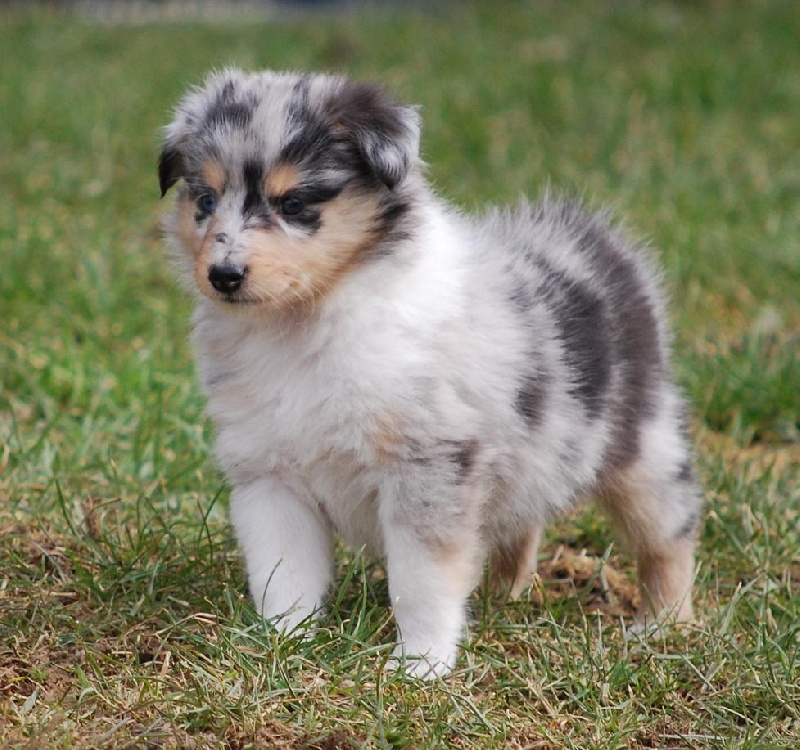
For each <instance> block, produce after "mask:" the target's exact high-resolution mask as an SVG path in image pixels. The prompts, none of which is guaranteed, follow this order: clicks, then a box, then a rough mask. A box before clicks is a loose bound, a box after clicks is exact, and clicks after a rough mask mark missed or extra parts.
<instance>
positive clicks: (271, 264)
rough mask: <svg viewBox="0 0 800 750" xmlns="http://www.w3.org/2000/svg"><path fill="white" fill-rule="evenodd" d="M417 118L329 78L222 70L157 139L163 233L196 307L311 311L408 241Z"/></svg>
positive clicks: (381, 97) (372, 91)
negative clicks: (170, 202) (169, 198)
mask: <svg viewBox="0 0 800 750" xmlns="http://www.w3.org/2000/svg"><path fill="white" fill-rule="evenodd" d="M419 135H420V127H419V118H418V115H417V112H416V110H415V109H413V108H410V107H405V106H400V105H397V104H395V103H393V102H391V101H390V100H389V99H388V98H387V97H386V95H385V94H384V93H383V92H382V91H381V90H380V89H378V88H376V87H373V86H369V85H365V84H358V83H353V82H350V81H348V80H346V79H344V78H340V77H335V76H302V75H293V74H277V73H271V72H265V73H255V74H245V73H242V72H241V71H236V70H229V71H225V72H222V73H217V74H213V75H211V76H210V77H209V78H208V80H207V81H206V83H205V84H204V85H203V86H202V87H200V88H198V89H196V90H193V91H191V92H190V93H189V94H188V95H187V96H186V97H185V98H184V99H183V101H182V102H181V104H180V105H179V107H178V110H177V113H176V116H175V119H174V121H173V122H172V123H171V124H170V125H169V126H168V127H167V128H166V131H165V139H164V145H163V150H162V152H161V156H160V159H159V163H158V176H159V182H160V186H161V193H162V195H164V194H165V193H166V192H167V191H168V190H169V189H170V188H171V187H172V186H173V185H175V184H176V183H178V182H179V181H181V183H180V187H179V190H178V197H177V200H176V204H175V208H174V211H173V213H172V214H171V216H170V217H169V218H168V219H167V222H166V228H167V231H168V233H169V234H170V235H171V237H172V240H173V244H174V245H175V246H176V249H177V250H178V253H179V266H180V268H181V270H182V273H183V275H184V276H185V277H188V278H190V279H191V280H192V281H193V284H194V285H195V286H196V287H197V289H198V290H199V291H200V292H201V293H202V294H204V295H206V296H208V297H210V298H212V299H215V300H219V301H220V302H223V303H227V304H230V305H237V306H243V305H255V306H257V307H259V308H261V309H266V310H269V311H274V312H281V311H288V310H293V309H297V308H302V307H305V306H309V305H313V304H314V303H315V302H316V301H318V300H319V299H320V298H322V297H324V295H325V294H326V293H327V292H328V291H329V290H330V289H332V288H333V287H334V286H335V285H336V283H337V281H339V280H340V279H342V278H343V277H344V276H345V275H346V274H348V273H349V272H351V271H352V270H353V269H355V268H357V267H359V266H360V265H362V264H363V263H365V262H368V261H369V260H370V259H372V258H375V257H379V256H381V255H384V254H386V253H387V252H389V248H390V247H391V245H392V243H393V242H395V241H397V239H398V238H400V237H402V236H404V235H405V234H406V232H407V230H406V228H405V224H406V223H407V220H408V213H409V209H410V208H411V205H412V197H413V191H412V189H411V187H410V185H409V178H410V177H411V175H412V174H414V173H415V172H416V171H418V169H419V164H420V161H419Z"/></svg>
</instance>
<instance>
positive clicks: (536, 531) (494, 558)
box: [489, 526, 542, 599]
mask: <svg viewBox="0 0 800 750" xmlns="http://www.w3.org/2000/svg"><path fill="white" fill-rule="evenodd" d="M541 537H542V529H541V527H538V526H532V527H531V528H530V529H528V531H527V532H526V533H524V534H522V535H521V536H519V537H517V538H516V539H515V540H514V541H513V542H512V543H511V544H498V545H497V546H496V547H495V548H494V550H493V551H492V555H491V558H490V561H489V569H490V581H491V587H492V589H493V590H494V591H495V592H497V593H500V594H503V593H505V592H506V591H507V592H508V596H509V598H510V599H518V598H519V597H520V595H521V594H522V592H523V591H525V589H526V588H528V586H530V584H531V581H532V580H533V576H534V574H535V573H536V568H537V564H538V555H539V541H540V540H541Z"/></svg>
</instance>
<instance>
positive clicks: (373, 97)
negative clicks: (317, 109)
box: [332, 83, 420, 188]
mask: <svg viewBox="0 0 800 750" xmlns="http://www.w3.org/2000/svg"><path fill="white" fill-rule="evenodd" d="M332 107H333V110H334V111H333V115H334V122H335V123H336V124H337V126H338V127H339V128H341V129H342V130H343V131H344V133H345V136H346V137H347V138H348V139H349V140H351V141H352V143H353V144H354V145H355V146H356V148H357V149H358V151H359V153H360V154H361V156H362V158H363V159H364V161H365V162H366V164H367V166H368V167H369V168H370V170H371V171H372V172H373V174H374V175H375V176H376V177H377V178H378V179H379V180H381V182H383V183H384V184H385V185H386V186H387V187H389V188H394V187H395V185H397V184H398V183H399V182H401V181H402V180H403V178H404V177H405V176H406V175H407V174H408V172H409V170H410V168H411V166H412V165H413V164H414V162H415V161H416V160H417V159H418V158H419V141H420V117H419V111H418V109H417V108H416V107H409V106H405V105H401V104H396V103H394V102H392V101H390V100H389V99H388V97H387V96H386V94H385V93H384V91H383V90H382V89H381V88H379V87H377V86H374V85H370V84H361V83H350V84H347V85H346V86H345V87H344V88H343V89H341V90H340V91H339V92H338V93H337V94H336V96H335V98H334V100H333V102H332Z"/></svg>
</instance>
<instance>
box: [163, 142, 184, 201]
mask: <svg viewBox="0 0 800 750" xmlns="http://www.w3.org/2000/svg"><path fill="white" fill-rule="evenodd" d="M184 171H185V167H184V160H183V154H182V153H181V152H180V150H179V149H178V148H177V147H176V146H173V145H170V144H169V143H166V142H165V143H164V147H163V149H162V150H161V155H160V156H159V157H158V185H159V187H160V188H161V197H162V198H163V197H164V196H165V195H166V194H167V190H169V189H170V188H171V187H172V186H173V185H174V184H175V183H176V182H177V181H178V180H179V179H180V178H181V177H183V174H184Z"/></svg>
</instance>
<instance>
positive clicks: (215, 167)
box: [201, 160, 228, 195]
mask: <svg viewBox="0 0 800 750" xmlns="http://www.w3.org/2000/svg"><path fill="white" fill-rule="evenodd" d="M201 174H202V176H203V180H204V181H205V183H206V185H208V186H209V187H210V188H211V189H212V190H213V191H214V192H216V194H217V195H222V193H223V192H224V191H225V183H226V182H227V181H228V176H227V174H226V173H225V170H224V169H223V167H222V165H221V164H220V163H219V162H218V161H216V160H212V161H207V162H205V163H204V164H203V168H202V170H201Z"/></svg>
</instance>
